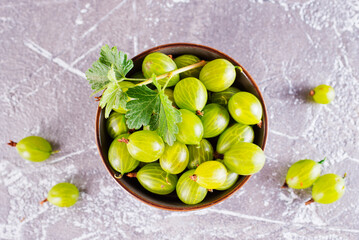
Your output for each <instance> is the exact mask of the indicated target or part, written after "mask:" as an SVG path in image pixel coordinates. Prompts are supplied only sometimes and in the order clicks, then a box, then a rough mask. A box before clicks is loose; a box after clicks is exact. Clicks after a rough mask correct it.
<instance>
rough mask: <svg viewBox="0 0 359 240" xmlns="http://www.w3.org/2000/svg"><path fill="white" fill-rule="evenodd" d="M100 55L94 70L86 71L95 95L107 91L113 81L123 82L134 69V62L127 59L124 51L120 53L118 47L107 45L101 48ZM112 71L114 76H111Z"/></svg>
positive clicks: (93, 65)
mask: <svg viewBox="0 0 359 240" xmlns="http://www.w3.org/2000/svg"><path fill="white" fill-rule="evenodd" d="M100 55H101V57H100V58H99V60H97V61H95V62H94V63H93V64H92V68H90V69H88V70H87V71H86V78H87V80H88V82H89V83H90V85H91V89H92V90H93V91H94V93H97V92H99V91H101V90H103V89H105V88H106V87H107V86H108V85H109V84H110V82H111V81H113V80H116V81H117V82H121V81H123V80H124V78H125V77H126V74H127V73H128V72H129V71H130V70H131V69H132V68H133V62H132V60H131V59H127V55H126V54H125V53H124V52H122V51H118V50H117V47H113V48H110V47H109V46H108V45H105V46H103V47H102V48H101V52H100ZM112 69H113V70H112ZM110 70H112V71H113V72H114V74H113V73H110V74H109V71H110ZM109 77H111V79H109Z"/></svg>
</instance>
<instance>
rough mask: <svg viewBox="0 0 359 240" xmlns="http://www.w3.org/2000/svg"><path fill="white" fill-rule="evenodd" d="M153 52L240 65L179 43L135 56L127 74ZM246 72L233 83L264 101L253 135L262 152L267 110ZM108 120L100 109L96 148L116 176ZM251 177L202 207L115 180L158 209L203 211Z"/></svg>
mask: <svg viewBox="0 0 359 240" xmlns="http://www.w3.org/2000/svg"><path fill="white" fill-rule="evenodd" d="M151 52H162V53H164V54H168V55H172V56H173V57H176V56H179V55H182V54H193V55H196V56H198V57H199V58H200V59H204V60H208V61H209V60H213V59H216V58H225V59H227V60H229V61H230V62H232V63H233V64H234V65H235V66H240V67H242V66H241V65H239V64H238V63H237V62H236V61H235V60H233V59H232V58H230V57H229V56H227V55H225V54H223V53H221V52H219V51H217V50H215V49H212V48H209V47H206V46H201V45H195V44H185V43H178V44H167V45H163V46H159V47H156V48H152V49H149V50H147V51H145V52H143V53H141V54H139V55H137V56H136V57H134V58H133V59H132V60H133V62H134V65H135V67H134V68H133V69H132V70H131V72H130V73H129V74H128V75H129V76H131V74H133V73H135V72H140V71H141V66H142V61H143V59H144V58H145V56H147V55H148V54H149V53H151ZM242 69H243V72H241V71H240V70H239V69H236V71H237V77H236V81H235V82H234V85H233V86H235V87H237V88H239V89H240V90H243V91H247V92H250V93H253V94H254V95H256V96H257V97H258V99H259V100H260V101H261V103H262V106H263V123H262V127H261V128H259V127H257V126H254V127H253V129H254V132H255V139H254V143H255V144H257V145H258V146H260V147H261V148H262V149H264V146H265V142H266V138H267V127H268V124H267V114H266V108H265V105H264V101H263V97H262V95H261V93H260V91H259V89H258V87H257V85H256V84H255V82H254V81H253V79H252V78H251V76H250V75H249V74H248V72H247V71H246V70H245V69H244V68H243V67H242ZM105 122H106V119H105V117H104V109H102V110H101V108H99V109H98V112H97V117H96V137H97V139H96V140H97V146H98V149H99V152H100V155H101V158H102V160H103V162H104V164H105V166H106V168H107V170H108V171H109V173H110V174H111V175H112V176H113V177H114V175H115V174H116V172H115V171H114V170H113V169H112V167H111V165H110V164H109V161H108V158H107V152H108V149H109V146H110V144H111V142H112V139H111V137H110V136H109V135H108V134H107V131H106V125H105ZM210 141H211V142H212V144H214V145H213V146H214V149H215V146H216V145H215V144H216V139H211V140H210ZM249 178H250V176H240V177H239V178H238V180H237V182H236V184H235V185H234V186H232V187H231V188H230V189H228V190H226V191H214V192H209V193H208V194H207V196H206V198H205V199H204V200H203V201H202V202H201V203H199V204H196V205H186V204H184V203H182V202H181V201H180V200H179V199H178V197H177V195H176V193H175V191H174V192H173V193H171V194H168V195H164V196H161V195H156V194H153V193H150V192H148V191H147V190H145V189H144V188H143V187H142V186H141V185H140V184H139V183H138V181H137V179H135V178H128V177H125V176H124V177H122V178H121V179H117V178H115V177H114V179H115V180H116V181H117V182H118V183H119V184H120V185H121V186H122V187H123V188H124V189H126V190H127V191H128V192H129V193H130V194H132V195H133V196H134V197H136V198H138V199H139V200H141V201H143V202H145V203H147V204H150V205H152V206H155V207H159V208H162V209H167V210H179V211H181V210H182V211H183V210H195V209H201V208H204V207H208V206H211V205H213V204H216V203H218V202H220V201H222V200H224V199H226V198H227V197H229V196H230V195H232V194H233V193H234V192H235V191H236V190H238V189H239V188H241V187H242V186H243V184H244V183H245V182H246V181H248V179H249Z"/></svg>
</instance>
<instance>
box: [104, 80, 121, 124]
mask: <svg viewBox="0 0 359 240" xmlns="http://www.w3.org/2000/svg"><path fill="white" fill-rule="evenodd" d="M127 98H128V97H127V94H126V93H125V92H123V91H122V89H121V87H120V86H119V85H118V84H117V82H110V83H109V84H108V86H107V89H106V90H105V92H104V93H103V94H102V97H101V100H100V107H101V108H104V107H106V110H105V118H108V117H109V116H110V113H111V110H112V109H113V108H119V107H122V108H126V103H127Z"/></svg>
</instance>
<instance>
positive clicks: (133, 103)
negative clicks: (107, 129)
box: [86, 45, 206, 145]
mask: <svg viewBox="0 0 359 240" xmlns="http://www.w3.org/2000/svg"><path fill="white" fill-rule="evenodd" d="M100 55H101V56H100V58H99V60H97V61H96V62H94V63H93V64H92V67H91V68H90V69H88V70H87V71H86V77H87V80H88V82H89V83H90V85H91V89H92V90H93V94H96V93H98V92H100V91H102V90H104V92H103V94H102V97H101V100H100V107H101V108H106V110H105V117H106V118H108V117H109V115H110V113H111V111H112V109H115V108H119V107H122V108H124V109H126V108H127V109H128V112H127V113H126V118H127V125H128V127H129V128H135V129H139V128H141V127H142V126H150V129H151V130H152V131H157V133H158V134H159V135H160V136H161V137H162V138H163V140H164V141H165V142H166V143H168V144H169V145H172V144H173V143H174V141H175V140H176V134H177V133H178V127H177V123H179V122H181V121H182V118H181V113H180V111H179V110H178V109H176V108H174V107H173V106H172V102H171V101H170V100H169V98H168V96H167V95H166V94H165V93H164V90H165V88H166V86H167V83H168V81H169V80H170V78H171V76H172V75H175V74H179V73H181V72H185V71H188V70H190V69H193V68H197V67H201V66H203V65H205V64H206V62H205V61H201V62H199V63H195V64H192V65H189V66H186V67H183V68H180V69H176V70H174V71H172V72H168V73H165V74H162V75H160V76H156V75H153V76H152V77H151V78H150V79H131V78H127V77H126V75H127V74H128V72H129V71H130V70H131V69H132V68H133V62H132V60H131V59H127V55H126V54H125V53H124V52H121V51H118V50H117V47H113V48H110V47H109V46H108V45H105V46H103V47H102V48H101V52H100ZM163 78H167V82H166V84H165V85H164V86H163V87H161V85H160V84H159V83H158V80H160V79H163ZM124 80H126V81H142V82H140V83H139V84H137V86H135V87H133V88H129V89H128V91H127V92H124V91H123V90H122V88H121V84H120V83H121V82H122V81H124ZM149 83H153V84H154V85H155V86H156V88H157V92H156V91H154V90H151V89H150V88H148V87H147V86H146V85H147V84H149ZM128 97H131V100H130V101H128V99H129V98H128ZM127 101H128V102H127Z"/></svg>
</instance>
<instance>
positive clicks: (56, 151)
mask: <svg viewBox="0 0 359 240" xmlns="http://www.w3.org/2000/svg"><path fill="white" fill-rule="evenodd" d="M59 152H60V150H55V151H52V152H51V154H56V153H59Z"/></svg>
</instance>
